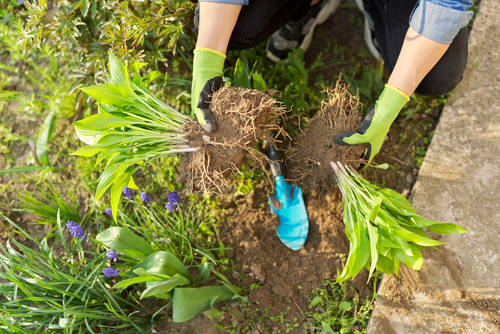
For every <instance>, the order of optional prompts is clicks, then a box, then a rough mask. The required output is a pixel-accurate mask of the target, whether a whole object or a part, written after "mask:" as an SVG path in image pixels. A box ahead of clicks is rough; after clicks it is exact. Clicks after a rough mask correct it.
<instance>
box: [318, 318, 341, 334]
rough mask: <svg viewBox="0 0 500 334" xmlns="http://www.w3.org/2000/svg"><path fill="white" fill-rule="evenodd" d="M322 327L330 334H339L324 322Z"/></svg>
mask: <svg viewBox="0 0 500 334" xmlns="http://www.w3.org/2000/svg"><path fill="white" fill-rule="evenodd" d="M321 326H322V327H323V331H324V332H326V333H328V334H339V332H334V331H333V329H332V328H331V327H330V325H329V324H327V323H326V322H324V321H322V322H321Z"/></svg>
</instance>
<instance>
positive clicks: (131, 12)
mask: <svg viewBox="0 0 500 334" xmlns="http://www.w3.org/2000/svg"><path fill="white" fill-rule="evenodd" d="M25 4H26V8H27V10H26V11H25V12H23V13H22V15H23V17H24V18H25V19H26V24H25V28H24V34H23V37H22V39H21V45H22V47H23V48H24V50H25V51H27V50H29V49H30V48H40V47H43V45H49V46H51V47H55V48H56V49H58V48H61V47H63V46H66V45H67V44H70V45H71V47H72V48H74V49H75V50H77V51H76V52H77V53H78V60H79V65H78V66H77V67H76V68H75V70H74V74H73V75H72V80H73V83H72V87H71V91H72V92H77V89H78V88H79V87H85V86H89V85H94V84H97V83H100V82H103V81H104V79H105V77H104V73H105V67H106V60H107V58H108V50H109V51H112V52H113V53H114V54H118V55H119V56H120V57H127V58H128V59H129V60H130V64H132V63H135V62H144V63H149V65H151V66H152V67H154V68H155V69H158V68H159V67H163V66H164V64H165V63H167V57H170V58H171V57H172V55H173V54H175V53H176V50H177V47H178V43H180V44H181V45H182V46H183V48H184V49H185V48H187V49H189V50H193V49H194V39H193V38H191V37H190V35H192V32H191V29H192V20H191V18H192V16H193V10H194V4H193V3H191V2H190V1H179V0H174V1H156V0H155V1H118V2H117V1H114V0H101V1H88V0H70V1H47V0H35V1H29V2H25ZM186 34H188V35H186ZM81 98H82V96H81V92H79V93H78V96H77V99H78V100H80V99H81Z"/></svg>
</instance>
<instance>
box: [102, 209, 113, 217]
mask: <svg viewBox="0 0 500 334" xmlns="http://www.w3.org/2000/svg"><path fill="white" fill-rule="evenodd" d="M104 212H106V214H107V215H108V216H110V217H111V218H113V211H111V208H107V209H106V210H105V211H104Z"/></svg>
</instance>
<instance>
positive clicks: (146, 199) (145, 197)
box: [139, 192, 151, 204]
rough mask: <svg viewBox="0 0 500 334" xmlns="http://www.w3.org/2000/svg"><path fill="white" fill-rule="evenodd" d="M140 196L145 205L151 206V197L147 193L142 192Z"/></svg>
mask: <svg viewBox="0 0 500 334" xmlns="http://www.w3.org/2000/svg"><path fill="white" fill-rule="evenodd" d="M139 196H141V199H142V201H143V202H144V204H151V197H149V195H148V194H146V193H145V192H142V193H140V194H139Z"/></svg>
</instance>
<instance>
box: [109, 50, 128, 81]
mask: <svg viewBox="0 0 500 334" xmlns="http://www.w3.org/2000/svg"><path fill="white" fill-rule="evenodd" d="M108 54H109V62H108V67H109V75H110V76H111V83H112V84H114V85H118V84H121V83H123V82H127V81H128V80H129V78H128V72H127V67H126V66H125V65H123V63H122V62H121V61H120V59H118V57H116V56H115V55H114V54H113V53H112V52H109V53H108Z"/></svg>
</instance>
